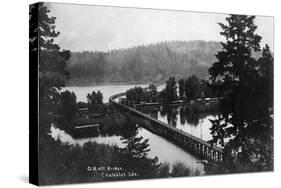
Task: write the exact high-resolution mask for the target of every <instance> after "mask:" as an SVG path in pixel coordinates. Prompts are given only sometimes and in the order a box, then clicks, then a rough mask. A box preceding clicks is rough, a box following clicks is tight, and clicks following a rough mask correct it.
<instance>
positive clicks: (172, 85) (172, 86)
mask: <svg viewBox="0 0 281 188" xmlns="http://www.w3.org/2000/svg"><path fill="white" fill-rule="evenodd" d="M165 90H166V102H168V103H170V102H172V101H175V100H177V99H178V93H177V84H176V81H175V77H170V78H169V80H167V81H166V88H165Z"/></svg>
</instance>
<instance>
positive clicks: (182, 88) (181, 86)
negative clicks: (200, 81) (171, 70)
mask: <svg viewBox="0 0 281 188" xmlns="http://www.w3.org/2000/svg"><path fill="white" fill-rule="evenodd" d="M178 84H179V97H180V99H183V98H184V94H185V85H184V79H180V80H179V81H178Z"/></svg>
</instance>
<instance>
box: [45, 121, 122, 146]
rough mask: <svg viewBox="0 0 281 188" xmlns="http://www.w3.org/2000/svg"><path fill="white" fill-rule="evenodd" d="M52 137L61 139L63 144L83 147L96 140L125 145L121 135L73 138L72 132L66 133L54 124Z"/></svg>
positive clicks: (101, 142) (51, 132)
mask: <svg viewBox="0 0 281 188" xmlns="http://www.w3.org/2000/svg"><path fill="white" fill-rule="evenodd" d="M49 135H51V137H52V138H53V139H54V140H56V141H60V142H61V143H62V144H67V145H72V146H77V145H78V146H80V147H83V146H84V145H85V144H86V143H88V142H96V143H99V144H107V145H117V146H119V147H124V144H123V143H122V141H121V140H120V138H121V136H116V135H112V136H102V135H99V136H96V137H95V136H93V137H89V138H77V139H76V138H73V137H72V136H71V135H70V134H68V133H66V132H65V131H64V130H61V129H59V128H56V127H55V126H54V124H52V125H51V128H50V133H49Z"/></svg>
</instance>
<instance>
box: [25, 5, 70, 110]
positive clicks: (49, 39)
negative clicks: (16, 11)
mask: <svg viewBox="0 0 281 188" xmlns="http://www.w3.org/2000/svg"><path fill="white" fill-rule="evenodd" d="M49 12H50V11H49V10H48V9H47V7H46V6H45V5H44V3H37V4H34V5H32V6H31V8H30V13H29V14H30V17H29V25H30V26H29V27H30V28H29V29H30V30H29V48H30V52H31V55H32V53H37V52H39V99H40V101H39V102H40V105H41V107H43V106H44V108H40V109H41V110H40V112H41V111H42V110H51V109H50V108H49V107H50V106H51V105H52V104H53V103H56V100H58V99H59V93H58V91H59V90H60V89H61V87H63V86H64V85H65V80H66V79H67V78H68V76H69V73H68V71H67V70H66V61H67V60H68V59H69V58H70V51H65V50H60V47H59V46H58V45H57V44H55V43H54V39H55V38H56V37H57V36H58V35H59V32H58V31H56V30H55V27H56V26H55V20H56V18H55V17H49V15H48V13H49ZM34 63H35V62H34Z"/></svg>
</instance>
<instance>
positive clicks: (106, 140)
mask: <svg viewBox="0 0 281 188" xmlns="http://www.w3.org/2000/svg"><path fill="white" fill-rule="evenodd" d="M135 86H138V87H146V86H147V85H145V84H142V85H112V86H109V85H106V86H81V87H80V86H79V87H66V88H64V90H70V91H73V92H74V93H75V94H76V96H77V101H84V102H86V96H87V94H88V93H90V92H92V91H98V90H99V91H101V92H102V93H103V96H104V102H108V99H109V97H110V96H112V95H114V94H117V93H121V92H125V91H126V90H128V89H130V88H134V87H135ZM160 88H163V86H160ZM158 89H159V88H158ZM157 113H160V112H157ZM159 117H161V116H159ZM161 118H162V120H163V121H165V119H166V117H165V116H163V117H161ZM201 124H202V125H201V127H203V126H204V125H203V124H204V123H203V122H201ZM186 129H188V128H186ZM193 131H194V130H193ZM194 132H195V131H194ZM50 135H51V136H52V137H53V138H54V139H55V140H60V141H61V142H62V143H63V144H68V145H78V146H81V147H83V145H84V144H85V143H87V142H96V143H102V144H109V145H117V146H119V147H124V144H123V143H122V141H121V140H120V138H121V137H120V136H98V137H91V138H79V139H76V138H73V137H72V136H71V135H69V134H67V133H66V132H65V131H64V130H60V129H58V128H56V127H54V126H52V127H51V130H50ZM138 136H142V137H143V138H144V139H149V144H150V149H151V150H150V151H149V153H148V156H149V157H151V158H154V157H158V159H159V162H162V163H163V162H168V163H170V164H174V163H175V162H183V163H185V164H186V165H187V166H188V167H190V168H191V169H193V170H198V171H200V173H201V174H204V166H203V164H202V163H200V161H199V159H198V158H197V157H195V156H194V155H192V154H191V153H189V152H187V151H185V150H183V149H182V148H180V147H178V146H177V145H175V144H173V143H171V142H169V141H168V140H166V139H164V138H162V137H160V136H158V135H155V134H153V133H151V132H149V131H147V130H146V129H144V128H141V127H140V128H138Z"/></svg>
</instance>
